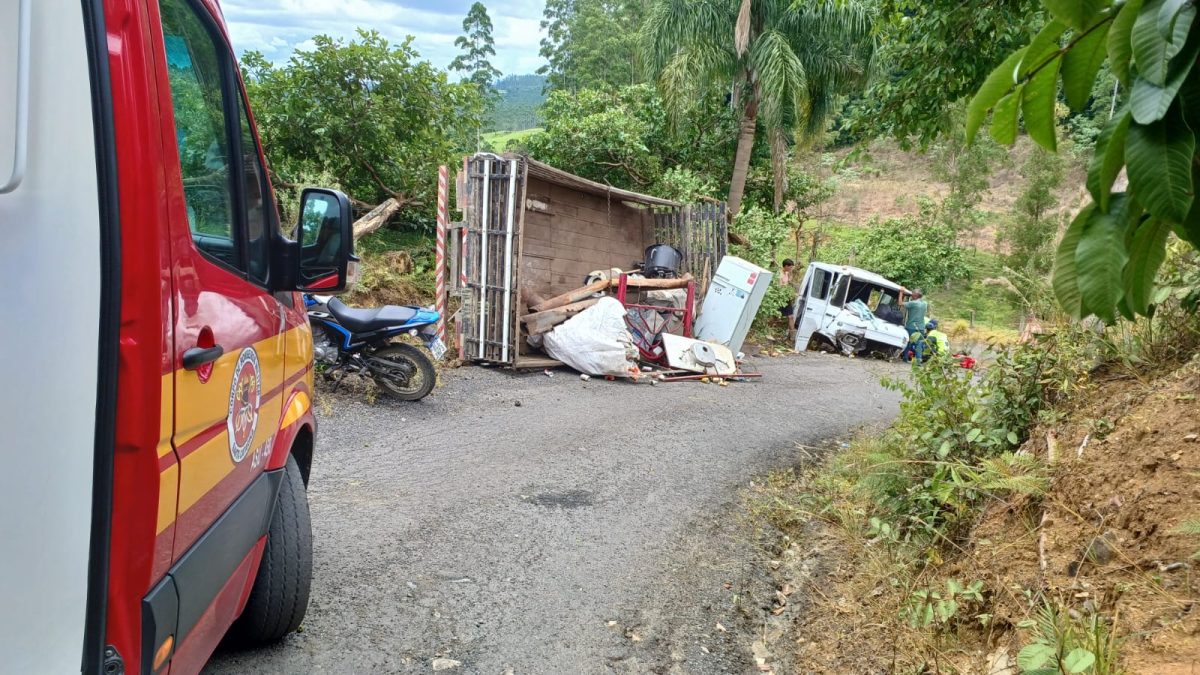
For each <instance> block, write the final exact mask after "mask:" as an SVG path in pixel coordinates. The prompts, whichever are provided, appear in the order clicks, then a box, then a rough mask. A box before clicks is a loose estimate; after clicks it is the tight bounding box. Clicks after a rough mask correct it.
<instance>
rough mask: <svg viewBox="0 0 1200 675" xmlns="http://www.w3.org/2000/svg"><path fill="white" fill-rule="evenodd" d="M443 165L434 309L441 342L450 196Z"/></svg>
mask: <svg viewBox="0 0 1200 675" xmlns="http://www.w3.org/2000/svg"><path fill="white" fill-rule="evenodd" d="M446 174H447V169H446V166H445V165H442V166H439V167H438V191H437V261H436V262H435V263H434V266H435V267H436V268H437V289H436V291H435V293H436V294H437V300H436V301H435V303H434V309H436V310H437V311H438V315H439V316H438V322H437V336H438V337H439V338H441V340H442V342H445V341H446V227H447V225H448V224H449V218H448V217H447V215H446V202H447V201H448V200H449V198H450V194H449V193H450V188H449V185H448V179H447V176H446Z"/></svg>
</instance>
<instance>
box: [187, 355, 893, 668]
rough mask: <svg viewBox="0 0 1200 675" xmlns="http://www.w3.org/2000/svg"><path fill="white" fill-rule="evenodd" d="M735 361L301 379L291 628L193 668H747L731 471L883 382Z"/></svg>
mask: <svg viewBox="0 0 1200 675" xmlns="http://www.w3.org/2000/svg"><path fill="white" fill-rule="evenodd" d="M751 363H752V365H755V366H757V367H758V368H759V369H760V370H761V371H762V372H763V373H764V375H765V377H764V378H763V379H762V380H761V381H758V382H749V383H732V384H731V385H729V386H727V387H718V386H715V385H704V384H700V383H696V382H682V383H670V384H660V385H658V386H656V387H651V386H649V385H645V384H642V385H631V384H627V383H620V382H604V381H598V380H592V381H590V382H581V381H580V380H579V378H578V376H576V375H574V374H572V373H570V372H569V371H565V370H564V371H556V372H555V374H554V377H546V376H545V375H544V374H542V373H540V372H538V373H532V374H524V375H514V374H511V373H508V372H503V371H494V370H489V369H484V368H462V369H459V370H457V371H454V372H452V373H450V374H449V375H448V376H447V377H446V380H447V381H446V383H445V386H443V387H440V388H439V389H437V390H436V391H435V392H434V393H433V395H431V396H430V397H429V398H428V399H426V400H425V401H423V402H421V403H415V404H412V403H410V404H400V403H394V404H393V403H389V402H386V401H382V400H381V401H379V402H377V403H375V404H374V405H371V404H369V403H367V402H366V401H365V400H364V397H363V396H361V395H356V394H351V395H348V394H338V395H336V396H324V397H322V400H321V402H320V405H319V410H318V413H319V417H320V424H321V428H320V432H319V441H318V448H317V455H316V458H315V459H314V463H313V471H312V480H311V484H310V486H309V500H310V503H311V510H312V518H313V530H314V546H315V569H314V571H313V576H314V580H313V590H312V600H311V603H310V605H309V609H308V615H307V617H306V619H305V622H304V626H303V631H302V632H300V633H298V634H295V635H292V636H290V637H289V638H288V639H286V640H285V641H284V642H283V643H281V644H280V645H276V646H273V647H270V648H266V649H261V650H257V651H248V652H236V651H221V652H219V653H218V654H217V655H216V657H215V658H214V660H213V661H212V663H211V664H210V666H209V668H208V670H207V671H206V672H209V673H239V674H242V673H313V672H317V673H394V672H405V673H407V672H418V673H423V672H432V671H433V670H434V668H435V666H437V667H438V668H439V669H441V668H448V671H447V672H450V673H488V674H495V675H500V674H501V673H506V672H512V673H517V674H524V673H642V672H662V673H666V672H682V673H730V672H750V671H754V670H755V669H754V667H753V666H754V663H753V661H752V660H751V656H750V651H749V649H748V645H749V640H752V639H753V637H749V638H747V639H745V640H743V639H742V638H743V637H744V636H745V633H750V634H752V630H753V625H752V623H753V622H752V620H751V619H750V618H749V617H748V615H747V613H746V611H745V608H744V607H743V608H739V597H740V596H739V593H740V592H742V591H741V590H740V589H743V588H745V589H746V590H745V592H746V593H750V592H751V591H752V590H753V589H752V588H751V586H752V585H753V584H754V583H758V582H756V581H754V580H749V581H748V580H747V579H746V578H744V577H746V576H747V575H752V574H753V572H752V570H753V568H754V567H755V566H756V563H758V564H759V565H761V562H762V560H761V554H760V553H758V552H755V551H754V550H753V549H752V547H750V546H746V545H744V544H745V542H744V541H742V540H741V539H739V536H740V535H739V533H738V527H739V526H738V524H737V518H735V517H733V516H734V513H735V512H737V511H739V509H738V508H737V496H738V489H739V488H740V487H743V486H745V485H746V484H747V481H749V480H751V479H752V478H753V477H755V476H756V475H759V474H761V473H764V472H766V471H769V470H771V469H773V468H777V467H785V466H789V465H792V464H795V463H796V462H797V461H799V457H800V451H799V450H797V447H796V444H797V443H800V444H813V443H816V442H818V441H820V440H822V439H827V438H830V437H833V436H838V435H842V434H845V433H847V432H848V431H850V430H852V429H853V428H856V427H859V426H862V425H864V424H874V423H879V422H882V421H886V420H887V419H890V418H891V417H892V416H893V415H894V414H895V413H896V410H897V400H898V399H897V396H896V395H895V394H894V392H890V391H887V390H884V389H883V388H882V387H880V386H879V384H878V378H879V375H881V374H886V373H894V372H896V370H895V369H894V367H893V366H890V365H888V364H884V363H880V362H873V361H861V360H851V359H845V358H842V357H837V356H830V355H825V354H817V353H808V354H801V355H793V356H787V357H781V358H774V359H768V358H757V359H751ZM718 623H719V624H720V626H719V627H718V625H717V624H718ZM722 629H724V630H722ZM439 659H440V660H439ZM447 659H448V660H449V661H447ZM453 662H458V663H457V664H455V663H453Z"/></svg>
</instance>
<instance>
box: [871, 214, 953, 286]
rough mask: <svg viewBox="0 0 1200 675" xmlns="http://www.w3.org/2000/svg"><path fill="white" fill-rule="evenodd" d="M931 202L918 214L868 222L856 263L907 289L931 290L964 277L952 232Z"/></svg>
mask: <svg viewBox="0 0 1200 675" xmlns="http://www.w3.org/2000/svg"><path fill="white" fill-rule="evenodd" d="M933 208H934V207H933V205H932V203H925V204H923V205H922V208H921V213H920V214H919V215H911V214H910V215H905V216H901V217H899V218H888V219H887V220H885V221H883V222H882V223H872V224H871V227H870V229H869V230H868V231H867V234H866V236H865V237H863V242H862V249H861V252H860V254H859V258H858V263H859V264H860V265H861V266H862V267H865V268H866V269H869V270H872V271H874V272H878V273H879V274H882V275H883V276H885V277H887V278H889V279H892V280H894V281H896V282H898V283H901V284H904V285H905V286H907V287H909V288H914V287H917V286H925V287H932V286H937V285H939V284H944V283H946V282H947V281H951V280H953V279H958V278H961V277H963V276H966V274H967V271H968V270H967V265H966V261H965V258H964V255H963V250H962V249H961V248H960V247H959V246H958V243H957V238H956V236H955V232H954V229H953V228H951V227H949V226H947V225H946V224H945V223H943V222H941V221H939V220H938V219H937V218H936V217H935V216H934V213H933Z"/></svg>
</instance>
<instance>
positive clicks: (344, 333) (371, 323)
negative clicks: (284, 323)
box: [304, 295, 446, 401]
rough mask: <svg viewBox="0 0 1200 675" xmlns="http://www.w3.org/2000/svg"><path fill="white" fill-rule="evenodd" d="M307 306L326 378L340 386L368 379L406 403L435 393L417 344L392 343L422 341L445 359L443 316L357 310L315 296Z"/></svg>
mask: <svg viewBox="0 0 1200 675" xmlns="http://www.w3.org/2000/svg"><path fill="white" fill-rule="evenodd" d="M304 303H305V305H306V306H307V308H308V321H309V323H311V324H312V328H313V357H314V358H315V360H316V361H317V363H321V364H325V366H326V369H325V377H326V378H328V379H332V380H335V381H337V382H340V381H341V377H342V376H343V375H345V374H346V373H360V374H364V375H367V376H368V377H370V378H371V379H373V380H375V382H376V384H378V385H379V386H380V388H382V389H383V390H384V391H386V392H387V393H388V394H391V395H392V396H395V397H396V398H398V399H400V400H402V401H416V400H419V399H422V398H424V397H425V396H426V395H428V394H429V392H431V391H433V386H434V384H435V383H436V382H437V371H436V370H434V367H433V362H432V361H430V359H429V357H428V356H426V355H425V352H423V351H421V350H420V349H419V348H417V347H415V346H414V345H411V344H406V343H403V342H393V341H392V338H394V337H396V336H398V335H402V334H405V333H408V334H409V335H412V336H414V337H418V338H419V339H420V340H421V341H422V342H423V343H424V344H425V346H426V347H427V348H428V349H429V352H430V353H431V354H433V357H434V358H435V359H438V360H441V358H442V356H443V355H445V353H446V344H445V343H444V342H442V339H441V338H440V337H438V335H437V321H438V319H439V318H441V315H440V314H438V313H437V312H436V311H434V310H432V309H425V308H422V307H412V306H405V305H385V306H383V307H376V308H374V309H355V308H352V307H348V306H347V305H346V304H345V303H343V302H342V301H341V300H338V299H337V298H334V297H322V296H313V295H305V296H304Z"/></svg>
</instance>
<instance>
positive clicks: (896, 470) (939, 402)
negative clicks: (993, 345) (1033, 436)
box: [857, 333, 1091, 547]
mask: <svg viewBox="0 0 1200 675" xmlns="http://www.w3.org/2000/svg"><path fill="white" fill-rule="evenodd" d="M1086 339H1087V335H1086V334H1085V333H1064V334H1058V335H1052V336H1047V337H1045V338H1044V339H1043V340H1042V341H1041V342H1038V343H1034V344H1029V345H1023V346H1020V347H1016V348H1012V349H1007V350H1002V351H1000V352H999V353H998V355H997V358H996V362H995V363H994V364H993V365H992V366H990V367H989V368H988V369H987V370H986V371H984V373H983V375H982V376H981V377H978V378H975V377H973V376H972V373H971V372H970V371H965V370H963V369H962V368H959V367H958V364H957V363H956V362H954V361H952V360H949V359H942V358H937V359H934V360H932V361H928V362H926V363H925V364H924V365H923V366H921V367H919V368H914V369H913V372H912V377H911V379H909V380H895V381H890V382H888V384H889V386H891V387H894V388H895V389H897V390H899V391H900V393H901V394H902V397H903V398H902V401H901V403H900V416H899V417H898V418H897V420H896V421H895V423H893V425H892V427H891V428H890V429H889V430H888V431H887V432H886V433H885V434H884V436H883V438H882V439H880V441H879V446H880V450H879V452H878V453H877V454H876V455H875V456H873V457H870V458H868V462H869V466H866V467H860V468H859V471H861V477H860V478H858V479H857V480H858V482H859V485H860V487H861V489H863V490H866V491H869V493H870V494H871V495H872V497H871V501H872V502H873V503H875V504H876V505H877V511H876V513H875V514H874V515H875V517H877V518H879V519H880V520H881V521H883V522H888V523H890V524H891V527H892V529H893V531H894V532H895V537H896V539H897V541H904V542H908V543H912V544H915V545H917V546H919V547H928V546H935V545H941V544H944V543H946V542H949V541H957V540H958V539H959V538H960V537H962V536H963V535H964V534H965V528H966V527H968V526H969V525H970V523H971V522H973V517H974V514H975V513H976V512H977V511H976V509H977V508H978V506H979V505H980V504H981V503H982V501H983V500H984V499H985V498H986V497H988V496H990V495H996V494H1005V493H1009V494H1011V493H1020V494H1030V495H1038V494H1042V493H1043V492H1044V491H1045V490H1046V488H1047V486H1048V478H1047V476H1046V474H1045V470H1044V468H1043V467H1042V466H1041V465H1040V464H1039V463H1038V461H1037V460H1036V459H1035V458H1034V457H1032V456H1030V455H1016V454H1013V452H1012V451H1013V450H1014V449H1015V448H1016V447H1017V446H1019V445H1020V444H1021V443H1023V442H1024V441H1025V440H1026V438H1027V435H1028V433H1029V430H1030V429H1031V428H1032V427H1033V425H1034V424H1036V423H1037V422H1038V415H1039V412H1040V411H1042V410H1043V409H1050V408H1052V407H1053V406H1055V405H1058V404H1061V403H1063V402H1064V401H1067V400H1069V399H1070V397H1072V396H1074V395H1076V394H1078V393H1079V392H1080V391H1082V389H1083V385H1084V384H1085V382H1086V367H1087V365H1086V364H1087V363H1089V361H1090V358H1089V353H1090V351H1089V350H1090V349H1091V347H1090V346H1089V343H1088V342H1086Z"/></svg>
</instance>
